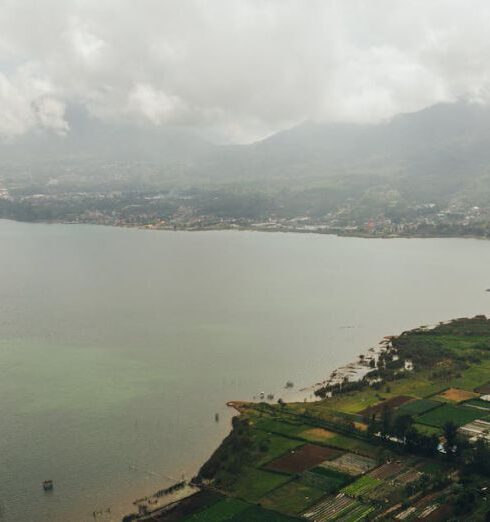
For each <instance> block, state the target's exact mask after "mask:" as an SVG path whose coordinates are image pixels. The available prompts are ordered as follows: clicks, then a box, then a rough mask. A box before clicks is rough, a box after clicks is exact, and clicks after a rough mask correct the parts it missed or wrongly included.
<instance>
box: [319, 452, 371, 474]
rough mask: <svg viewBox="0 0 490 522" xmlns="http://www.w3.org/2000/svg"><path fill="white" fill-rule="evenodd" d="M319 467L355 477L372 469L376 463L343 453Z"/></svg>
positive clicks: (368, 458) (366, 458)
mask: <svg viewBox="0 0 490 522" xmlns="http://www.w3.org/2000/svg"><path fill="white" fill-rule="evenodd" d="M320 466H321V467H326V468H330V469H335V470H338V471H341V472H343V473H347V474H348V475H354V476H355V475H360V474H361V473H366V472H367V471H369V470H370V469H373V468H374V467H375V466H376V461H375V460H374V459H371V458H370V457H364V456H362V455H355V454H354V453H344V455H341V456H340V457H337V458H336V459H333V460H331V461H327V462H323V463H322V464H320Z"/></svg>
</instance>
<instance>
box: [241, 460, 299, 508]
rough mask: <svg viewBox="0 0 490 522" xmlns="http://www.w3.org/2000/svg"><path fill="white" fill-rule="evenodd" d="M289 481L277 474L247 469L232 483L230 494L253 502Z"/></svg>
mask: <svg viewBox="0 0 490 522" xmlns="http://www.w3.org/2000/svg"><path fill="white" fill-rule="evenodd" d="M289 480H291V479H290V478H289V477H287V476H285V475H280V474H279V473H272V472H270V471H264V470H261V469H256V468H252V467H247V468H245V469H244V470H243V472H242V473H240V475H239V477H238V478H237V480H236V481H235V482H234V484H233V486H232V488H231V492H232V493H234V495H235V496H237V497H239V498H243V499H245V500H248V501H250V502H255V501H257V500H259V498H260V497H263V496H264V495H265V494H266V493H269V491H272V490H273V489H275V488H277V487H279V486H281V485H282V484H284V483H286V482H288V481H289Z"/></svg>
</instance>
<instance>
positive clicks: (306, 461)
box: [266, 444, 340, 473]
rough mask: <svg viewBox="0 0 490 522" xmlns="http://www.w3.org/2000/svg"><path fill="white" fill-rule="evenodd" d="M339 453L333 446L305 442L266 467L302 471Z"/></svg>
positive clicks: (275, 469)
mask: <svg viewBox="0 0 490 522" xmlns="http://www.w3.org/2000/svg"><path fill="white" fill-rule="evenodd" d="M339 455H340V452H339V451H338V450H335V449H333V448H326V447H324V446H315V445H314V444H304V445H303V446H300V447H299V448H297V449H294V450H291V451H290V452H289V453H286V454H285V455H282V456H281V457H279V458H277V459H275V460H273V461H272V462H269V464H267V466H266V467H267V469H270V470H272V471H279V472H280V473H302V472H303V471H305V470H306V469H309V468H313V467H315V466H317V465H318V464H320V463H321V462H324V461H325V460H327V459H331V458H335V457H337V456H339Z"/></svg>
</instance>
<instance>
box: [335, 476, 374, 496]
mask: <svg viewBox="0 0 490 522" xmlns="http://www.w3.org/2000/svg"><path fill="white" fill-rule="evenodd" d="M382 483H383V481H382V480H380V479H376V478H373V477H370V476H368V475H364V476H363V477H361V478H359V479H357V480H356V481H355V482H353V483H352V484H350V485H348V486H346V487H345V488H343V489H342V493H345V494H346V495H349V496H351V497H361V496H362V495H364V494H365V493H368V492H369V491H371V490H373V489H375V488H377V487H378V486H380V485H381V484H382Z"/></svg>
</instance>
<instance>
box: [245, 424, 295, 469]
mask: <svg viewBox="0 0 490 522" xmlns="http://www.w3.org/2000/svg"><path fill="white" fill-rule="evenodd" d="M253 433H254V439H255V441H256V443H257V444H258V445H259V446H260V447H261V448H262V449H265V448H266V449H265V451H263V452H262V455H261V457H260V458H258V459H257V461H256V465H257V466H262V465H263V464H265V463H267V462H269V461H270V460H273V459H275V458H276V457H279V456H280V455H283V454H284V453H288V452H289V451H290V450H292V449H294V448H297V447H298V446H301V445H302V444H303V443H302V442H301V441H300V440H294V439H288V438H287V437H283V436H281V435H274V434H269V433H266V432H264V431H259V430H255V431H254V432H253Z"/></svg>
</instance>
